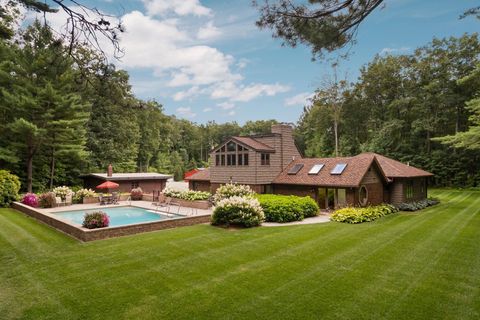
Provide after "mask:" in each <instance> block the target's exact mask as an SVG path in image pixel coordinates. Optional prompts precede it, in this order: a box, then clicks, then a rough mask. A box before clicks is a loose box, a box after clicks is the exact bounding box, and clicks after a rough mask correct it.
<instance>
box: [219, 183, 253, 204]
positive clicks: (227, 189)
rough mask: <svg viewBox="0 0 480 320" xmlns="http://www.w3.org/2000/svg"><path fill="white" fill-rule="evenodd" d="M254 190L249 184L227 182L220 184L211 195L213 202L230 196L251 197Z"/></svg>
mask: <svg viewBox="0 0 480 320" xmlns="http://www.w3.org/2000/svg"><path fill="white" fill-rule="evenodd" d="M254 194H255V192H254V191H253V190H252V189H251V188H250V186H247V185H243V184H234V183H227V184H224V185H222V186H220V187H219V188H218V189H217V191H216V192H215V195H214V196H213V203H217V202H219V201H221V200H223V199H227V198H230V197H251V196H253V195H254Z"/></svg>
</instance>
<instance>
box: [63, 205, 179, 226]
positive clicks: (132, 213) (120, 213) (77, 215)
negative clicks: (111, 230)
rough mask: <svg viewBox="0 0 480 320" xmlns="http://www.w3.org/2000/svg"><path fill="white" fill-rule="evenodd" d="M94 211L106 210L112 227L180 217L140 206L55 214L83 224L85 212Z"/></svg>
mask: <svg viewBox="0 0 480 320" xmlns="http://www.w3.org/2000/svg"><path fill="white" fill-rule="evenodd" d="M94 211H103V212H105V213H106V214H107V215H108V217H109V218H110V225H109V226H110V227H118V226H125V225H129V224H136V223H142V222H153V221H160V220H171V219H175V218H179V217H180V216H177V215H173V216H167V214H161V213H156V212H154V211H153V210H148V209H143V208H138V207H114V208H97V209H88V210H75V211H61V212H55V213H54V214H55V215H56V216H58V217H59V218H62V219H65V220H68V221H69V222H73V223H76V224H79V225H81V224H82V222H83V216H84V215H85V213H87V212H94Z"/></svg>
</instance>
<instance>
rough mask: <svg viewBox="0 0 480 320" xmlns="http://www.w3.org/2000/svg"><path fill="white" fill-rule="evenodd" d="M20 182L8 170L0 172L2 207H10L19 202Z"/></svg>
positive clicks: (0, 204) (0, 202) (0, 199)
mask: <svg viewBox="0 0 480 320" xmlns="http://www.w3.org/2000/svg"><path fill="white" fill-rule="evenodd" d="M18 191H20V180H19V179H18V177H17V176H16V175H14V174H11V173H10V172H8V171H6V170H0V207H8V206H10V204H11V203H12V202H13V201H17V200H18Z"/></svg>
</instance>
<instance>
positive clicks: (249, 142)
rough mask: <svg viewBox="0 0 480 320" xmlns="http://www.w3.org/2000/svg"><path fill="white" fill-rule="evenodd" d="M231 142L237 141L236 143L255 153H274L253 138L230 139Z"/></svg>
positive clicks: (271, 149) (270, 148) (238, 137)
mask: <svg viewBox="0 0 480 320" xmlns="http://www.w3.org/2000/svg"><path fill="white" fill-rule="evenodd" d="M232 139H233V140H237V142H240V143H242V144H244V145H245V146H247V147H250V148H252V149H253V150H256V151H268V152H275V149H274V148H272V147H270V146H267V145H266V144H264V143H262V142H260V141H258V140H256V139H255V138H252V137H240V136H236V137H232Z"/></svg>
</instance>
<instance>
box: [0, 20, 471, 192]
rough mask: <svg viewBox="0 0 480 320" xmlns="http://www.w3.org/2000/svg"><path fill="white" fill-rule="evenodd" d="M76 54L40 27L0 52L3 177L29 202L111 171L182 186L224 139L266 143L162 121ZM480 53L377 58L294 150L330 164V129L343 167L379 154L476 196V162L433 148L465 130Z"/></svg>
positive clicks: (230, 127)
mask: <svg viewBox="0 0 480 320" xmlns="http://www.w3.org/2000/svg"><path fill="white" fill-rule="evenodd" d="M75 50H76V52H75V55H71V54H68V48H66V47H65V45H64V43H63V42H62V41H60V40H59V39H57V38H56V37H55V36H54V35H53V34H52V32H51V31H50V29H49V28H46V27H45V26H43V25H42V23H40V22H38V21H36V22H34V23H33V24H32V25H30V26H29V27H27V28H26V29H24V30H22V29H19V30H18V31H17V35H16V37H14V38H12V39H3V40H0V137H1V139H0V168H2V169H7V170H10V171H11V172H12V173H14V174H16V175H18V176H19V177H20V179H21V181H22V188H23V189H24V190H27V189H33V190H34V191H42V190H45V189H49V188H51V187H52V186H57V185H64V184H65V185H78V184H80V183H81V180H80V178H79V177H80V175H81V174H84V173H88V172H104V171H105V170H106V167H107V165H108V164H110V163H111V164H113V166H114V170H115V171H116V172H135V171H142V172H144V171H154V172H161V173H170V174H173V175H174V176H175V177H176V178H177V179H181V178H182V176H183V173H184V172H185V171H187V170H190V169H192V168H195V167H202V166H207V165H208V156H209V150H210V149H211V148H212V147H213V146H215V145H216V144H218V143H220V142H221V141H223V140H224V139H225V138H227V137H228V136H231V135H241V134H252V133H265V132H269V131H270V127H271V125H272V124H273V123H275V122H276V121H275V120H265V121H263V120H261V121H248V122H246V123H245V124H244V125H243V126H240V125H239V124H238V123H237V122H228V123H224V124H218V123H215V122H213V121H211V122H208V123H206V124H196V123H193V122H191V121H188V120H184V119H178V118H176V117H175V116H170V115H166V114H165V113H164V110H163V107H162V105H161V104H160V103H158V102H156V101H144V100H141V99H138V98H137V97H135V96H134V94H133V93H132V90H131V85H130V83H129V77H128V73H127V72H125V71H123V70H118V69H116V68H115V67H114V66H113V65H111V64H105V62H104V60H103V59H101V57H99V56H97V54H96V53H95V51H93V50H91V49H90V48H89V47H88V46H86V45H85V46H77V47H76V48H75ZM479 53H480V44H479V41H478V37H477V35H476V34H474V35H465V36H463V37H461V38H450V39H445V40H434V41H433V42H432V43H430V44H428V45H427V46H425V47H423V48H419V49H417V50H416V51H415V53H414V54H412V55H402V56H378V57H376V58H375V59H374V60H373V61H372V62H371V63H369V64H368V65H366V66H365V67H364V68H362V70H361V76H360V77H359V79H358V81H356V82H355V83H353V84H348V85H347V84H345V85H344V86H343V88H342V90H341V96H340V97H339V99H338V101H336V103H337V108H331V105H330V104H329V102H328V100H325V99H324V98H323V97H324V95H322V91H328V90H329V88H321V89H319V90H318V92H317V95H316V98H315V99H314V103H313V104H312V106H309V107H306V108H305V109H304V112H303V114H302V116H301V118H300V119H299V121H298V124H297V126H296V129H295V138H296V141H297V144H298V146H299V148H300V149H301V151H302V152H304V154H305V155H306V156H332V155H334V154H335V150H334V149H335V143H334V141H335V139H334V137H333V119H334V118H335V119H337V124H338V137H339V143H338V148H339V150H338V152H339V154H340V155H343V156H348V155H354V154H357V153H359V152H362V151H376V152H379V153H382V154H385V155H387V156H391V157H394V158H397V159H400V160H402V161H408V162H410V163H411V164H412V165H418V166H421V167H423V168H425V169H427V170H430V171H432V172H434V173H435V174H436V178H435V183H437V184H441V185H456V186H473V185H478V184H479V181H480V174H479V169H480V164H479V162H480V161H479V160H480V158H479V151H473V150H470V151H469V150H464V149H453V148H451V147H448V146H444V145H442V144H441V143H440V142H437V141H433V140H432V138H434V137H441V136H445V135H450V134H454V133H455V132H461V131H464V130H466V129H467V128H468V126H469V116H471V113H472V112H471V111H469V109H467V108H466V107H465V103H466V102H467V101H469V100H472V99H473V98H474V97H475V96H476V94H478V92H479V87H478V83H479V82H478V81H473V82H470V81H466V82H465V81H463V82H462V81H461V79H464V78H465V77H468V76H469V75H470V76H471V75H472V74H473V75H474V76H473V77H478V74H479V73H478V72H477V73H475V70H476V69H475V68H476V65H477V64H478V57H479ZM73 57H74V58H73ZM475 74H476V75H475ZM472 83H474V84H475V85H472ZM296 120H297V119H292V122H295V121H296Z"/></svg>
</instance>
